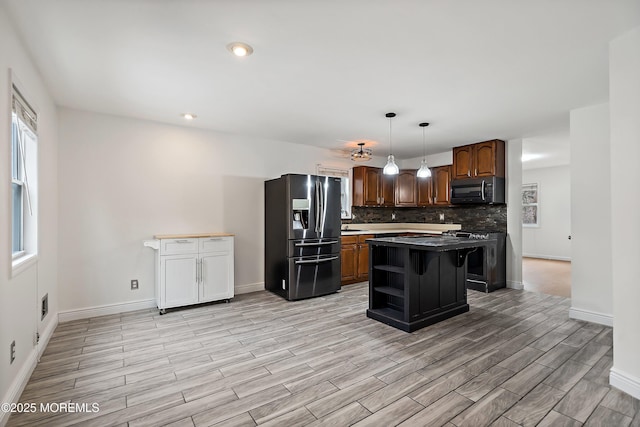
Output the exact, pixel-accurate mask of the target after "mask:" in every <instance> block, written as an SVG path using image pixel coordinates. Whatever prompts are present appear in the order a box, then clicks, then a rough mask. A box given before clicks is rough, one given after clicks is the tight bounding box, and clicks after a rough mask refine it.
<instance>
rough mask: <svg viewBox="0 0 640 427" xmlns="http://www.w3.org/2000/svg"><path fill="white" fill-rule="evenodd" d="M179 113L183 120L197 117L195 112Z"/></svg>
mask: <svg viewBox="0 0 640 427" xmlns="http://www.w3.org/2000/svg"><path fill="white" fill-rule="evenodd" d="M180 115H181V116H182V117H184V118H185V120H193V119H195V118H196V117H198V116H196V115H195V114H193V113H182V114H180Z"/></svg>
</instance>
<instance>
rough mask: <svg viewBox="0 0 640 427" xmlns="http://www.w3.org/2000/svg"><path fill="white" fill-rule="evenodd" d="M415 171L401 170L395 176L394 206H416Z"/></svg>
mask: <svg viewBox="0 0 640 427" xmlns="http://www.w3.org/2000/svg"><path fill="white" fill-rule="evenodd" d="M416 172H417V171H416V170H413V169H407V170H401V171H400V173H399V174H398V176H396V185H395V193H396V194H395V205H396V206H418V200H417V198H418V189H417V182H416V179H417V177H416Z"/></svg>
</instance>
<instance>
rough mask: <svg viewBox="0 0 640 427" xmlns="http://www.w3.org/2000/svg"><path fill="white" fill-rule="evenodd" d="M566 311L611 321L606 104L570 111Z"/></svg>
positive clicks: (609, 181) (586, 317) (600, 320)
mask: <svg viewBox="0 0 640 427" xmlns="http://www.w3.org/2000/svg"><path fill="white" fill-rule="evenodd" d="M570 126H571V131H570V134H571V239H572V240H571V311H570V316H572V317H575V318H578V319H583V320H588V321H592V322H598V323H604V324H609V325H611V324H612V314H613V301H612V289H611V238H610V236H611V196H610V193H611V166H610V164H609V157H610V155H609V151H610V144H609V104H599V105H594V106H590V107H585V108H580V109H577V110H572V111H571V116H570Z"/></svg>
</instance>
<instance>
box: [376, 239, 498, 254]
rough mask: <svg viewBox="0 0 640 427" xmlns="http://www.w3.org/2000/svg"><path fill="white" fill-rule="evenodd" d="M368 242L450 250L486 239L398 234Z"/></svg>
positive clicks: (479, 244)
mask: <svg viewBox="0 0 640 427" xmlns="http://www.w3.org/2000/svg"><path fill="white" fill-rule="evenodd" d="M366 241H367V243H370V244H376V243H378V244H382V245H384V246H394V247H409V248H412V249H421V250H426V251H437V252H443V251H451V250H456V249H467V248H476V247H478V246H483V245H484V242H488V241H491V239H487V240H472V239H468V238H465V237H453V236H442V237H439V236H437V237H432V236H398V237H377V238H373V239H367V240H366Z"/></svg>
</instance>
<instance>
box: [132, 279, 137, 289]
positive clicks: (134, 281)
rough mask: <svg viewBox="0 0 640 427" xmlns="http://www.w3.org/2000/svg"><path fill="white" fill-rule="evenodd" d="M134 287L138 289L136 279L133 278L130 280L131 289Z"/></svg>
mask: <svg viewBox="0 0 640 427" xmlns="http://www.w3.org/2000/svg"><path fill="white" fill-rule="evenodd" d="M136 289H138V281H137V280H136V279H133V280H132V281H131V290H132V291H133V290H136Z"/></svg>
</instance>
